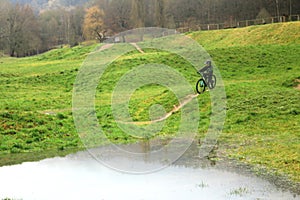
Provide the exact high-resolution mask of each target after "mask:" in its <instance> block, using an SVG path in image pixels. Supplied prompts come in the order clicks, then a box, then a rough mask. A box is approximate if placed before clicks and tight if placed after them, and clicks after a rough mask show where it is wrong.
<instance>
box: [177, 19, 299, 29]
mask: <svg viewBox="0 0 300 200" xmlns="http://www.w3.org/2000/svg"><path fill="white" fill-rule="evenodd" d="M291 21H300V15H291V16H279V17H270V18H263V19H253V20H244V21H237V22H235V21H230V22H227V23H220V24H201V25H198V26H195V27H193V28H191V27H181V28H178V29H177V31H178V32H180V33H186V32H190V31H200V30H204V31H207V30H219V29H226V28H241V27H247V26H253V25H262V24H272V23H282V22H291Z"/></svg>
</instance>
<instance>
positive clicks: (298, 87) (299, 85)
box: [295, 79, 300, 90]
mask: <svg viewBox="0 0 300 200" xmlns="http://www.w3.org/2000/svg"><path fill="white" fill-rule="evenodd" d="M296 82H298V85H297V86H296V87H295V88H296V89H297V90H300V79H297V80H296Z"/></svg>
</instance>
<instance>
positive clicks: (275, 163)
mask: <svg viewBox="0 0 300 200" xmlns="http://www.w3.org/2000/svg"><path fill="white" fill-rule="evenodd" d="M191 35H192V37H193V38H195V39H196V40H197V41H198V42H199V43H200V44H202V45H203V46H204V47H206V49H207V50H208V52H209V53H210V54H211V55H212V57H213V59H214V61H215V62H216V64H217V66H218V68H219V69H220V70H221V73H222V76H223V80H224V82H225V84H226V92H227V100H228V112H227V120H226V124H225V129H224V133H223V135H222V136H221V139H220V140H219V142H220V146H221V147H223V148H225V150H224V151H225V152H226V155H228V156H230V157H233V158H236V159H238V160H240V161H243V162H246V163H250V164H254V165H258V166H260V167H266V168H268V169H269V170H275V171H276V172H278V173H284V174H288V175H289V176H290V177H292V179H293V180H295V181H298V182H299V181H300V154H299V149H300V102H299V99H300V91H299V90H296V89H295V88H294V86H295V85H296V84H297V83H296V82H295V80H296V79H299V78H300V57H299V55H300V23H299V22H298V23H285V24H274V25H264V26H253V27H248V28H243V29H229V30H222V31H210V32H197V33H193V34H191Z"/></svg>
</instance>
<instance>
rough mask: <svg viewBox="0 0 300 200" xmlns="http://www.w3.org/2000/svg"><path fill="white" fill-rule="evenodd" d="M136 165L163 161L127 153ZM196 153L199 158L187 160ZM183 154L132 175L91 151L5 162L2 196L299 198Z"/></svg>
mask: <svg viewBox="0 0 300 200" xmlns="http://www.w3.org/2000/svg"><path fill="white" fill-rule="evenodd" d="M112 159H116V160H118V159H120V163H124V162H127V163H130V164H131V165H133V166H142V167H144V166H147V165H155V166H158V167H159V165H162V164H160V163H155V162H151V163H149V162H147V161H145V162H141V161H135V160H131V159H127V158H118V157H115V158H112ZM191 159H194V160H195V161H196V162H193V161H192V162H186V161H187V160H191ZM197 162H199V160H198V161H197V159H196V158H189V159H182V160H181V161H179V162H177V163H176V164H173V165H171V166H169V167H167V168H164V169H162V170H159V171H156V172H153V173H148V174H141V175H133V174H128V173H122V172H118V171H115V170H112V169H110V168H108V167H105V166H103V165H102V164H101V163H100V162H98V161H96V160H95V159H93V157H92V156H90V154H89V153H88V152H79V153H77V154H73V155H69V156H67V157H63V158H52V159H46V160H42V161H40V162H28V163H23V164H21V165H14V166H5V167H1V168H0V180H1V181H0V199H4V198H6V197H8V198H11V199H24V200H27V199H28V200H35V199H37V200H53V199H55V200H63V199H64V200H65V199H72V200H77V199H78V200H82V199H89V200H90V199H93V200H94V199H95V200H102V199H104V200H110V199H113V200H115V199H116V200H118V199H122V200H125V199H128V200H142V199H145V200H146V199H149V200H153V199H161V200H169V199H170V200H173V199H175V200H176V199H178V200H182V199H189V200H192V199H197V200H199V199H209V200H211V199H221V200H222V199H243V200H244V199H249V200H250V199H251V200H254V199H260V200H262V199H272V200H275V199H278V200H284V199H292V200H293V199H300V198H299V196H295V195H293V194H292V193H290V192H287V191H286V192H284V191H281V190H278V189H277V188H276V187H275V186H274V185H272V184H270V183H269V182H267V181H265V180H263V179H261V178H258V177H254V176H250V175H245V174H243V173H237V172H233V171H232V170H226V169H224V170H222V169H220V167H217V166H206V167H203V166H202V167H201V165H195V163H197Z"/></svg>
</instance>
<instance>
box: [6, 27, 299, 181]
mask: <svg viewBox="0 0 300 200" xmlns="http://www.w3.org/2000/svg"><path fill="white" fill-rule="evenodd" d="M191 37H193V38H195V39H196V40H197V41H198V42H199V43H200V44H202V45H203V46H204V47H205V48H206V49H207V50H208V52H209V53H210V54H211V56H212V57H213V59H214V61H215V63H216V64H217V66H218V68H219V69H220V71H221V74H222V77H223V81H224V82H225V87H226V93H227V100H228V108H227V118H226V123H225V127H224V133H223V134H222V135H221V137H220V139H219V144H218V146H219V153H220V154H223V155H225V156H227V157H231V158H234V159H237V160H239V161H241V162H246V163H250V164H252V165H257V166H258V167H263V168H267V169H268V170H275V172H276V173H280V174H286V175H288V176H289V178H290V179H292V180H294V181H297V182H300V173H299V170H300V169H299V166H300V155H299V149H300V141H299V138H300V103H299V99H300V91H299V90H296V89H295V88H294V86H295V85H296V81H295V80H296V79H300V57H299V55H300V23H285V24H274V25H264V26H254V27H248V28H243V29H228V30H220V31H209V32H196V33H192V34H191ZM93 48H94V46H81V47H74V48H68V47H65V48H62V49H57V50H53V51H50V52H48V53H46V54H43V55H39V56H35V57H30V58H21V59H17V58H7V57H2V58H0V69H1V71H0V82H1V84H0V98H1V101H0V165H3V164H7V163H10V162H14V161H13V159H17V160H20V157H22V158H23V159H24V157H26V156H24V154H20V153H24V152H25V153H26V152H42V151H45V150H46V152H51V151H60V152H64V151H63V150H68V149H73V148H75V149H78V148H82V145H81V143H80V139H79V137H78V135H77V133H76V131H75V127H74V124H73V118H72V113H71V106H72V102H71V101H72V89H73V83H74V81H75V77H76V74H77V72H78V69H79V68H80V65H81V64H82V62H83V60H84V58H85V57H86V55H87V53H88V52H90V51H91V50H92V49H93ZM152 61H156V62H157V61H159V62H160V63H163V64H166V65H168V66H172V67H174V68H175V69H177V70H178V71H179V72H180V73H181V74H183V75H184V76H185V77H186V78H187V79H188V80H189V81H190V83H192V84H193V83H195V82H196V81H197V78H198V75H197V74H196V73H195V71H194V69H193V68H192V67H191V66H190V65H189V63H187V62H186V61H184V60H182V59H181V58H180V57H178V56H176V55H172V54H169V53H167V52H158V51H155V50H151V49H145V54H141V53H140V52H138V51H133V52H130V53H129V54H127V55H125V56H123V57H120V58H119V59H118V60H116V61H115V62H114V63H112V64H111V65H110V66H109V68H108V70H107V71H106V73H105V74H104V75H103V77H104V78H103V79H102V80H101V82H100V84H99V87H98V88H97V98H96V100H97V105H96V109H97V117H98V119H99V121H100V123H101V126H102V128H103V130H104V132H105V133H106V134H107V135H108V137H109V138H110V139H111V140H112V141H114V142H118V143H128V142H133V141H135V139H134V138H132V137H130V136H128V135H126V134H124V133H123V132H122V131H121V130H120V129H119V128H118V126H117V125H116V123H115V122H114V119H113V117H112V113H111V107H110V101H111V93H112V89H113V87H114V85H115V83H116V82H117V81H118V78H119V77H121V76H122V75H124V74H125V73H126V72H128V71H129V70H130V69H132V68H133V67H135V66H138V65H140V64H146V63H151V62H152ZM120 66H122V67H120ZM198 100H199V101H200V103H199V104H200V105H201V108H200V109H201V115H202V116H201V119H202V120H201V121H200V126H199V136H198V137H202V136H203V135H205V133H206V130H207V127H208V124H209V114H210V100H209V93H205V94H204V95H200V96H199V97H198ZM155 103H158V104H162V105H164V107H165V109H166V111H167V112H168V111H170V110H171V109H172V108H173V105H174V104H177V103H178V102H177V100H176V98H175V96H174V95H173V94H172V93H171V92H169V91H166V90H165V88H163V87H159V86H155V85H153V86H149V87H145V88H142V89H140V90H137V91H136V92H135V93H134V95H133V96H132V99H131V100H130V105H129V109H130V112H131V114H132V117H133V119H134V120H136V121H144V120H147V119H148V118H149V112H148V111H149V107H150V106H151V105H153V104H155ZM203 105H205V106H203ZM179 117H180V112H178V113H176V114H175V115H173V116H172V117H171V118H169V119H168V120H167V121H166V125H167V126H166V128H164V129H163V130H162V131H161V133H160V137H161V138H165V139H168V138H169V137H170V136H171V135H172V134H173V133H175V132H176V130H177V129H178V123H177V120H178V119H179ZM56 153H57V152H56ZM20 155H22V156H20ZM26 155H28V154H26ZM25 159H29V158H28V157H26V158H25Z"/></svg>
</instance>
